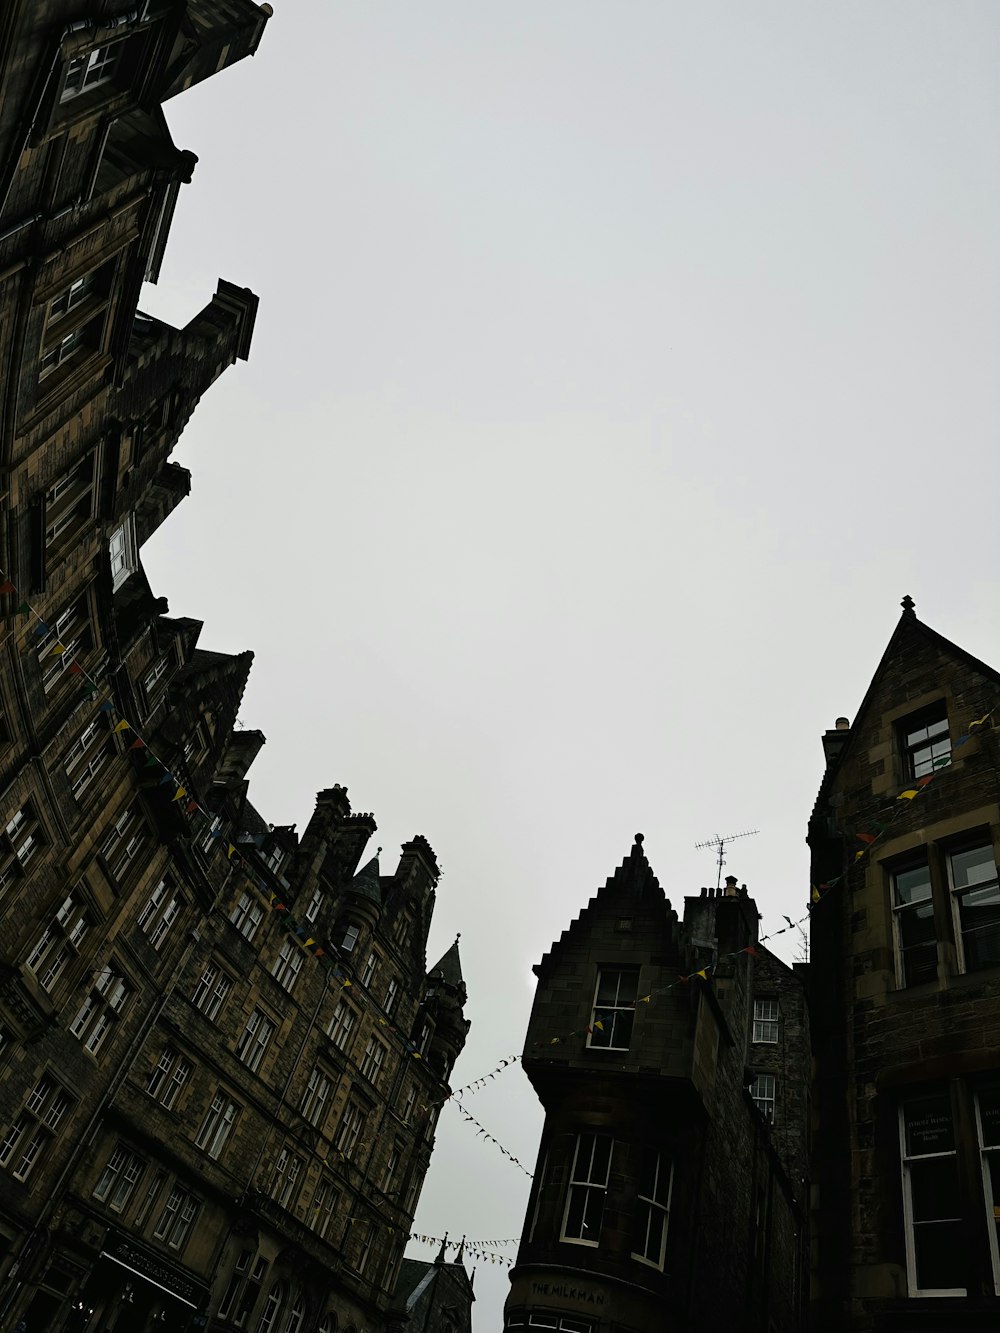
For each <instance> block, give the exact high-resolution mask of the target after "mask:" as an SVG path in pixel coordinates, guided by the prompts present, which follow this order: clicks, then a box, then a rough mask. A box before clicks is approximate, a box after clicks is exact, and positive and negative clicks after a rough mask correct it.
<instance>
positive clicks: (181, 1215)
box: [153, 1185, 201, 1252]
mask: <svg viewBox="0 0 1000 1333" xmlns="http://www.w3.org/2000/svg"><path fill="white" fill-rule="evenodd" d="M200 1206H201V1203H200V1200H198V1199H197V1198H196V1197H195V1196H194V1195H193V1194H191V1193H189V1192H188V1191H187V1190H185V1189H181V1187H180V1186H179V1185H174V1187H173V1189H171V1191H170V1193H169V1195H168V1196H167V1201H166V1203H165V1204H164V1205H163V1211H162V1212H161V1213H160V1217H159V1221H158V1222H157V1223H156V1227H155V1229H154V1231H153V1237H154V1239H155V1240H159V1241H162V1242H163V1243H164V1244H165V1245H168V1246H169V1247H170V1249H172V1250H177V1251H178V1252H179V1251H181V1250H183V1248H184V1246H185V1245H186V1244H187V1241H188V1237H189V1236H190V1235H191V1228H192V1227H193V1225H194V1222H195V1218H196V1217H197V1216H198V1209H199V1208H200Z"/></svg>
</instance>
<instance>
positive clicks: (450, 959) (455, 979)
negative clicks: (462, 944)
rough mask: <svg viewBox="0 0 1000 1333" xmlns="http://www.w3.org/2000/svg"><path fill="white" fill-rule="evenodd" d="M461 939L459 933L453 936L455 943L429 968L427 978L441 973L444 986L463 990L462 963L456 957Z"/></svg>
mask: <svg viewBox="0 0 1000 1333" xmlns="http://www.w3.org/2000/svg"><path fill="white" fill-rule="evenodd" d="M461 938H462V934H461V932H459V933H458V934H457V935H456V936H455V943H454V944H453V945H452V946H451V948H450V949H449V950H448V952H447V953H446V954H445V955H444V956H443V958H441V960H440V961H439V962H437V963H435V965H434V966H433V967H432V968H431V970H430V972H429V973H428V976H433V975H434V974H435V973H436V972H440V973H441V980H442V981H443V982H444V983H445V985H446V986H452V987H453V988H454V989H455V990H463V989H464V988H465V982H464V980H463V979H462V962H461V959H460V958H459V956H458V941H459V940H460V939H461Z"/></svg>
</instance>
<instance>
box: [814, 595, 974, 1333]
mask: <svg viewBox="0 0 1000 1333" xmlns="http://www.w3.org/2000/svg"><path fill="white" fill-rule="evenodd" d="M998 704H1000V673H998V672H997V671H995V670H994V669H993V668H992V667H989V666H987V665H985V664H984V663H983V662H980V661H978V660H977V659H976V658H974V657H973V656H971V654H969V653H967V652H965V651H964V650H963V649H962V648H959V647H958V646H957V645H956V644H954V643H951V642H949V641H948V640H947V639H946V638H944V637H943V636H942V635H940V634H938V633H937V632H936V631H934V630H932V629H931V628H929V627H928V626H927V625H925V624H923V623H922V622H921V621H920V620H918V619H917V617H916V614H915V612H914V608H913V603H912V601H911V600H910V599H909V598H906V599H904V602H903V614H902V616H901V618H900V620H899V623H898V625H897V626H896V629H895V632H894V633H893V635H892V638H891V639H890V640H889V644H888V647H887V648H886V650H885V653H884V654H883V657H882V660H881V662H880V663H879V666H878V669H877V670H876V672H875V675H874V678H873V679H872V682H871V685H870V686H869V688H868V692H867V693H866V695H865V697H864V699H863V700H862V702H861V705H860V707H859V709H858V712H857V715H856V717H855V719H854V722H853V725H849V724H848V720H847V719H846V718H840V719H838V721H837V724H836V726H835V727H834V728H833V729H831V730H830V731H828V732H827V733H826V735H825V736H824V737H823V746H824V751H825V755H826V760H827V767H826V772H825V775H824V777H823V781H822V784H821V786H820V790H819V795H818V797H817V800H816V805H815V809H814V811H813V815H812V819H811V820H810V824H809V844H810V847H811V850H812V865H813V882H814V884H815V885H816V891H815V892H816V895H817V897H818V899H819V900H818V901H817V902H816V905H815V907H814V910H813V913H812V955H811V963H810V973H811V986H812V1005H811V1008H812V1033H813V1039H814V1054H815V1062H816V1077H815V1085H814V1092H813V1103H814V1107H813V1167H812V1174H813V1180H814V1196H813V1226H812V1231H813V1279H812V1281H813V1307H814V1321H813V1326H814V1327H815V1329H816V1330H817V1333H828V1331H829V1333H832V1331H833V1330H836V1331H837V1333H841V1331H842V1330H845V1329H849V1330H858V1331H859V1333H860V1331H861V1330H864V1331H865V1333H867V1331H868V1330H885V1331H886V1333H888V1331H889V1330H892V1331H893V1333H897V1331H898V1333H904V1331H905V1333H911V1330H912V1331H913V1333H917V1330H921V1331H922V1333H932V1331H933V1333H945V1331H947V1333H960V1330H963V1329H996V1328H1000V1250H998V1237H997V1232H998V1226H1000V1222H998V1218H1000V888H998V884H997V870H996V864H997V855H996V848H997V842H998V838H1000V807H998V798H1000V792H998V779H997V774H998V761H1000V751H998V747H997V732H996V730H995V727H994V725H993V724H994V721H995V716H996V710H997V707H998Z"/></svg>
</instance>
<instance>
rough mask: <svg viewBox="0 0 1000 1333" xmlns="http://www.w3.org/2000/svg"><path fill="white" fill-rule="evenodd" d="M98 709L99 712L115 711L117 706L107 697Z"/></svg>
mask: <svg viewBox="0 0 1000 1333" xmlns="http://www.w3.org/2000/svg"><path fill="white" fill-rule="evenodd" d="M97 711H98V712H99V713H113V712H114V711H115V706H114V704H113V703H112V702H111V700H110V699H105V700H104V702H103V703H102V704H101V706H100V708H99V709H98V710H97Z"/></svg>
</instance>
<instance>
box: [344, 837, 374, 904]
mask: <svg viewBox="0 0 1000 1333" xmlns="http://www.w3.org/2000/svg"><path fill="white" fill-rule="evenodd" d="M381 850H382V848H381V847H379V848H377V849H376V852H375V855H374V856H373V857H372V859H371V860H370V861H369V862H368V864H367V865H364V866H362V867H361V869H360V870H359V871H358V873H357V874H356V875H355V876H354V878H353V879H352V880H351V882H350V884H349V885H348V886H347V892H348V893H353V894H354V895H355V896H356V897H358V898H368V899H370V900H371V901H372V902H373V903H378V905H379V907H381V906H382V889H381V886H380V884H379V875H378V854H379V852H380V851H381Z"/></svg>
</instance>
